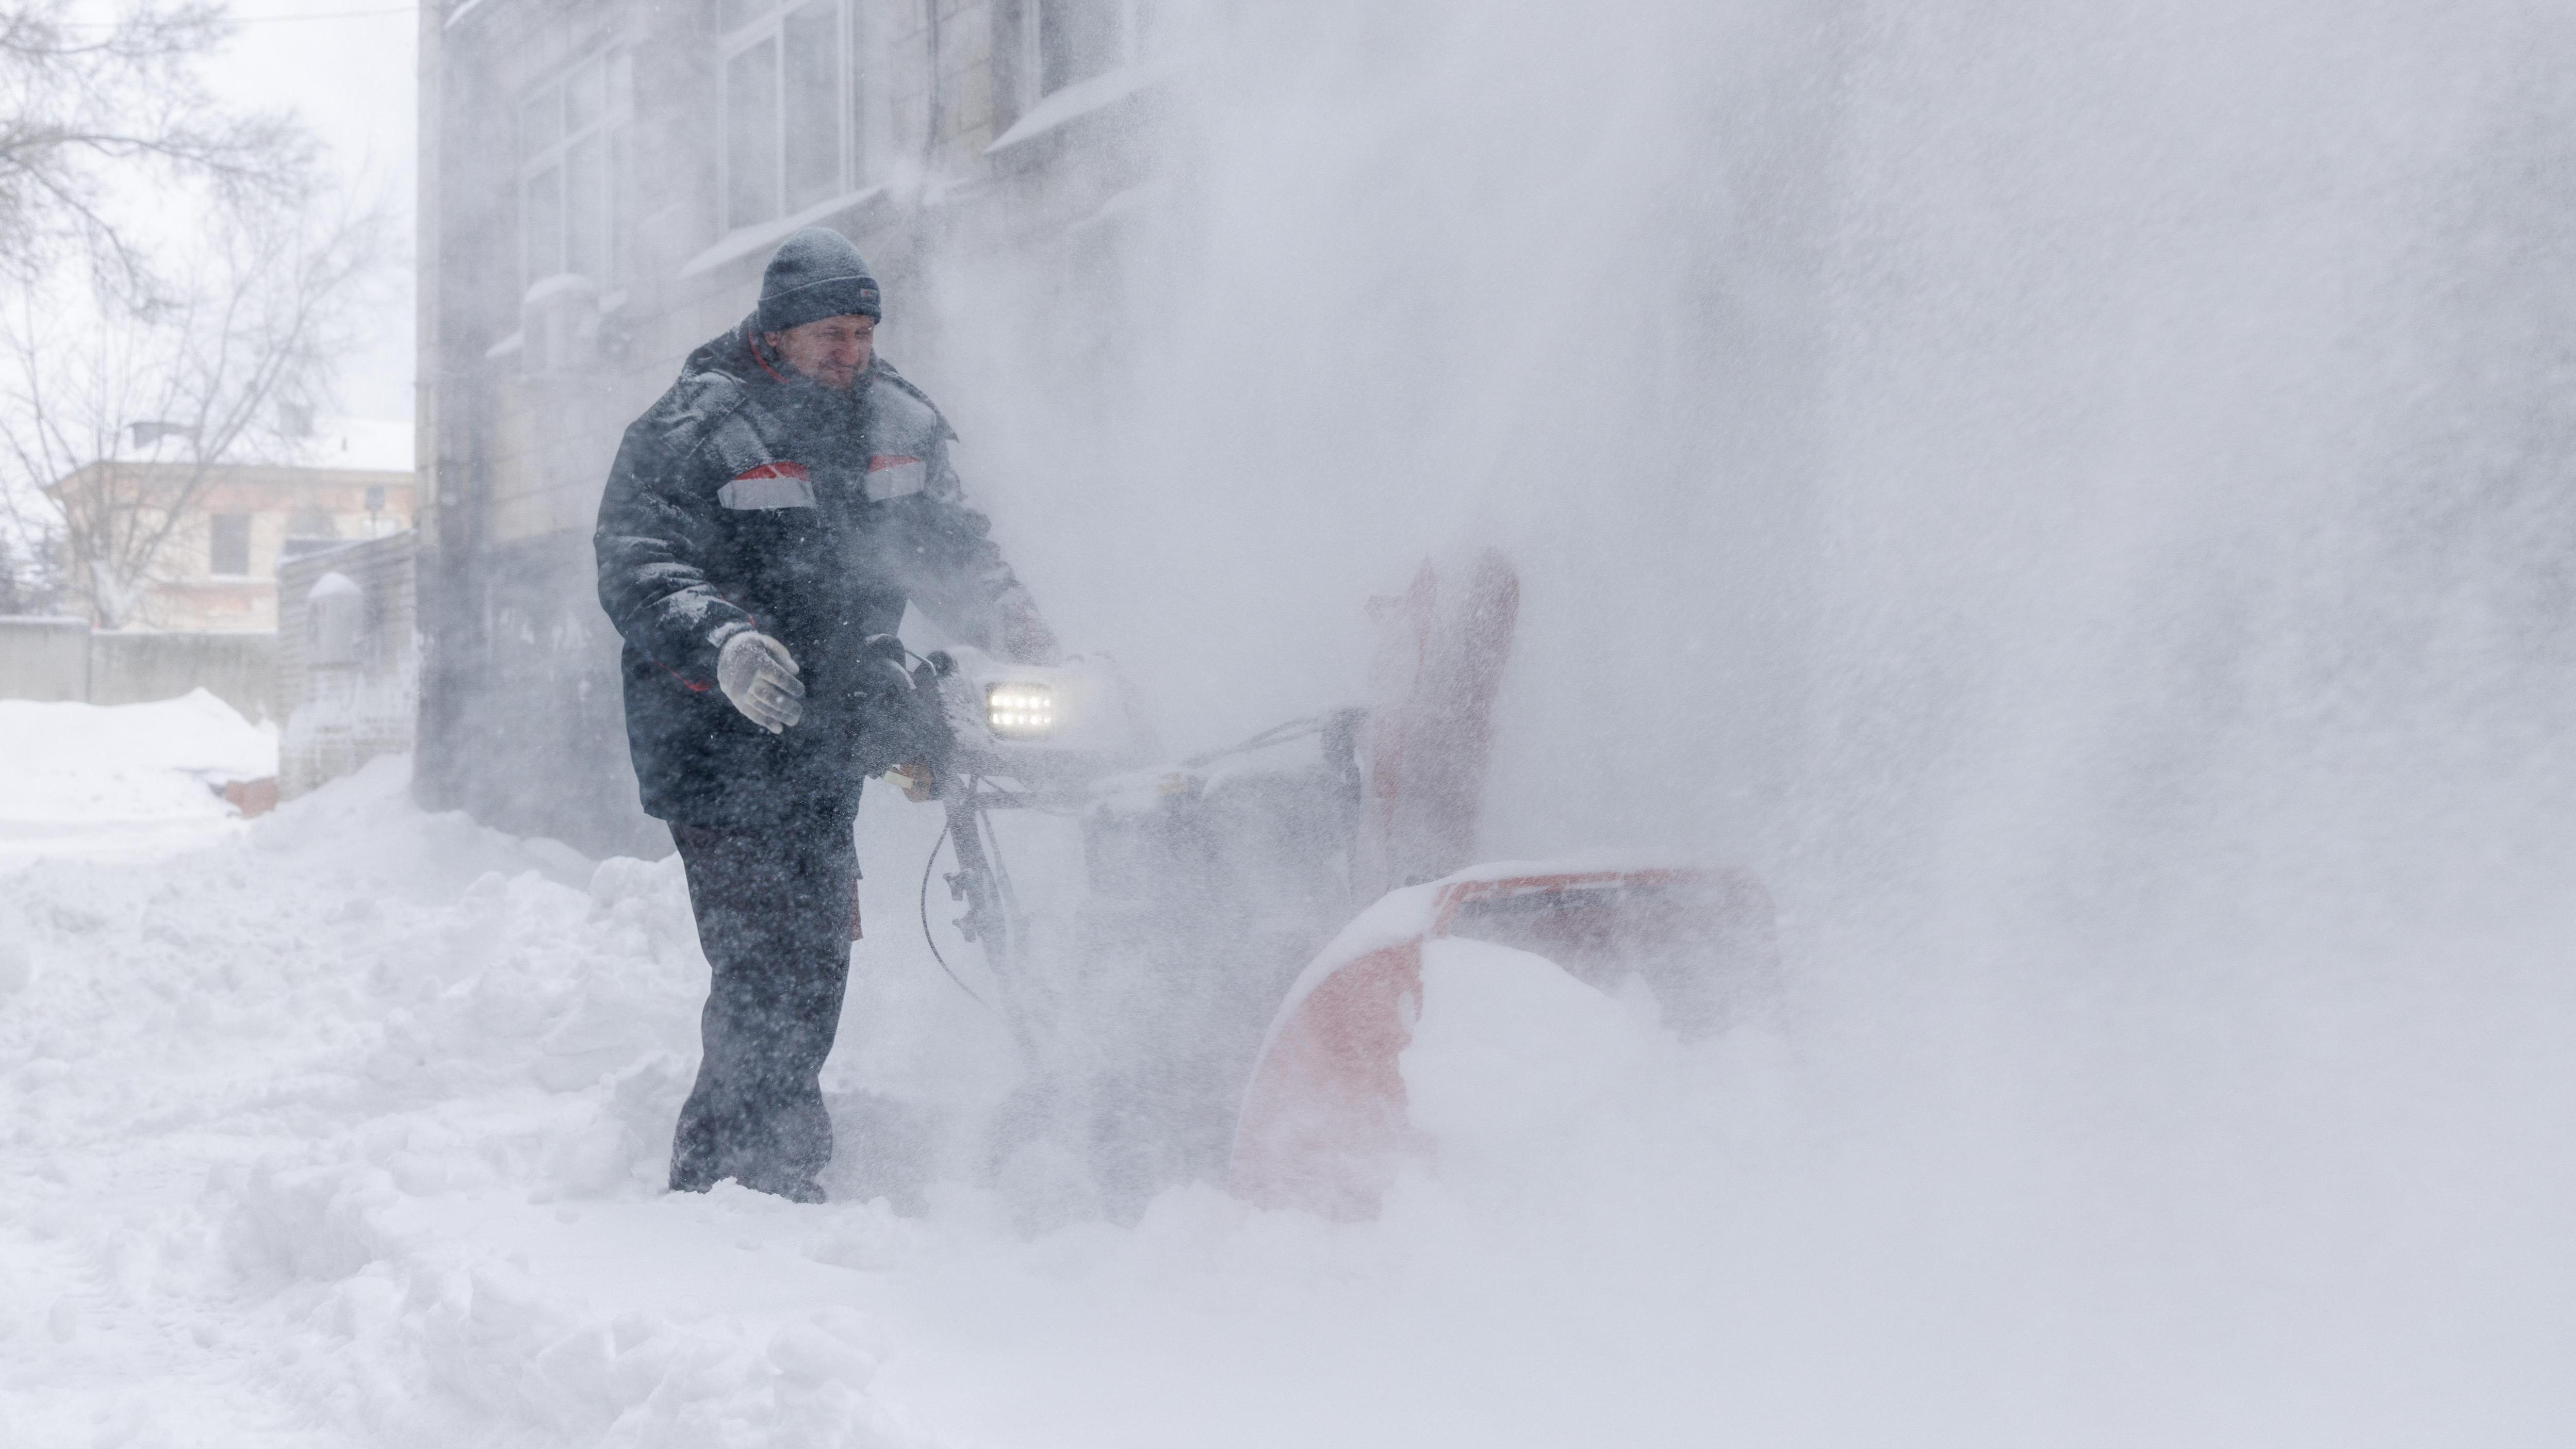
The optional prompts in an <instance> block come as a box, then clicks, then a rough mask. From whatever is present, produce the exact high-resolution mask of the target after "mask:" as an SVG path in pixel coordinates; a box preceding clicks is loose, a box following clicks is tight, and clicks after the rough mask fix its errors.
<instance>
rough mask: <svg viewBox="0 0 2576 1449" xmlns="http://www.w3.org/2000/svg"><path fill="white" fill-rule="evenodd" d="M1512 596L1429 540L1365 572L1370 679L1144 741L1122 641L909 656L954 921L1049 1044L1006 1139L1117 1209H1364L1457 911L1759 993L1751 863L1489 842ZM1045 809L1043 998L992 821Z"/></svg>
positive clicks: (1690, 1020)
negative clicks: (1047, 660) (1405, 578)
mask: <svg viewBox="0 0 2576 1449" xmlns="http://www.w3.org/2000/svg"><path fill="white" fill-rule="evenodd" d="M1519 603H1520V586H1519V580H1518V578H1517V576H1516V574H1515V573H1514V571H1513V570H1512V568H1511V566H1510V564H1509V562H1508V561H1507V560H1505V559H1504V558H1503V556H1502V555H1500V554H1499V553H1495V552H1491V551H1488V552H1486V553H1483V554H1481V555H1479V556H1477V557H1476V558H1474V559H1472V560H1471V561H1469V562H1468V563H1467V564H1466V565H1465V566H1464V567H1461V568H1454V569H1452V570H1450V571H1448V573H1447V574H1445V575H1444V573H1443V571H1441V570H1440V569H1438V568H1436V567H1435V566H1434V565H1432V564H1431V563H1428V562H1426V563H1425V564H1424V565H1423V566H1422V568H1421V569H1420V570H1419V571H1418V572H1417V573H1416V574H1415V576H1414V578H1413V580H1412V583H1411V585H1410V586H1409V587H1408V588H1407V590H1406V591H1405V592H1404V593H1403V594H1401V595H1398V596H1395V597H1391V598H1380V599H1374V600H1372V601H1371V602H1370V611H1371V614H1372V616H1373V618H1374V620H1375V622H1376V623H1377V626H1378V633H1379V643H1378V648H1377V652H1376V657H1375V658H1374V660H1373V661H1372V663H1371V666H1370V670H1369V675H1368V697H1369V703H1368V704H1367V705H1366V706H1363V707H1351V708H1341V709H1333V710H1327V711H1324V712H1322V713H1319V714H1315V715H1311V716H1307V717H1305V718H1303V719H1298V720H1292V721H1290V722H1288V723H1286V724H1283V725H1280V726H1278V727H1276V728H1274V729H1271V730H1266V731H1264V732H1262V733H1261V734H1259V735H1256V736H1254V737H1252V738H1251V739H1248V740H1246V741H1244V742H1243V743H1241V744H1239V745H1236V746H1234V747H1232V748H1230V749H1225V750H1219V751H1215V752H1211V753H1209V754H1205V755H1200V756H1196V757H1193V758H1190V759H1185V760H1181V761H1178V762H1176V763H1171V764H1167V765H1163V766H1160V767H1152V768H1140V766H1142V765H1144V763H1145V762H1146V761H1147V760H1149V759H1150V758H1151V753H1150V751H1151V735H1150V731H1148V730H1147V729H1146V728H1145V726H1144V723H1143V720H1142V717H1141V715H1140V714H1139V712H1138V711H1137V710H1136V708H1135V705H1134V702H1133V699H1132V697H1131V696H1130V694H1129V693H1128V691H1127V690H1126V688H1125V687H1124V685H1123V683H1121V682H1120V681H1119V679H1118V677H1117V675H1116V672H1115V670H1114V668H1112V667H1110V666H1108V665H1107V664H1105V663H1104V662H1100V661H1091V662H1084V661H1075V662H1074V663H1071V664H1068V665H1065V666H1061V667H1055V668H1039V667H1032V666H1021V665H1010V664H1004V663H1002V662H1000V661H996V660H994V659H991V658H990V657H989V656H986V655H984V654H982V653H980V652H977V651H974V650H970V649H952V650H947V651H943V652H941V653H936V654H932V655H930V656H928V657H927V658H926V659H924V660H922V661H921V662H920V663H918V664H917V665H915V666H914V667H913V669H912V673H911V678H912V680H913V682H914V685H915V688H914V690H913V691H912V695H913V697H914V699H915V700H917V701H919V705H918V706H917V707H916V709H915V711H914V714H915V718H916V720H917V726H916V728H917V730H918V733H917V735H916V736H915V737H914V739H915V741H916V742H917V743H918V745H919V749H918V755H919V757H920V758H921V759H922V760H924V761H925V762H927V763H928V765H929V766H930V769H929V778H928V780H927V781H926V782H925V781H924V780H922V779H921V778H919V777H918V776H914V777H911V778H908V779H907V780H906V781H905V783H906V785H907V793H909V794H911V795H912V796H913V797H914V798H916V799H928V798H936V799H937V800H938V801H939V803H940V804H941V806H942V808H943V809H944V810H945V811H946V813H947V825H948V829H947V834H946V836H945V837H944V839H945V840H946V841H947V842H948V844H949V845H950V846H951V848H953V850H954V852H955V858H956V862H957V869H956V870H955V871H954V872H952V873H950V874H949V875H948V876H947V878H946V879H947V885H948V888H949V892H950V895H951V897H952V899H954V900H955V901H958V902H960V903H962V904H963V905H964V907H965V912H964V915H963V916H962V917H961V918H960V919H959V920H958V922H957V926H958V929H959V931H960V932H961V934H963V935H964V936H965V937H966V938H967V939H969V940H971V941H973V942H974V943H975V944H976V945H977V946H978V947H979V948H980V949H981V951H982V952H983V955H984V958H985V963H986V966H987V969H988V971H989V973H990V979H991V980H992V981H993V982H994V983H995V987H996V989H997V990H998V992H999V995H1000V999H999V1000H998V1001H997V1002H993V1003H990V1004H991V1005H993V1006H994V1008H995V1009H996V1011H997V1012H998V1013H999V1014H1000V1015H1001V1016H1002V1018H1003V1019H1004V1020H1005V1022H1006V1023H1008V1025H1009V1027H1010V1030H1011V1033H1012V1036H1013V1039H1014V1041H1015V1042H1016V1043H1017V1044H1018V1046H1019V1049H1020V1052H1021V1055H1022V1057H1023V1059H1024V1061H1025V1062H1026V1063H1027V1064H1028V1065H1029V1067H1030V1081H1029V1083H1028V1084H1027V1085H1026V1086H1024V1087H1023V1088H1022V1090H1021V1092H1020V1094H1019V1095H1018V1096H1017V1097H1015V1098H1014V1101H1013V1103H1012V1104H1011V1105H1009V1106H1007V1107H1006V1108H1005V1110H1004V1111H1003V1113H1002V1114H1001V1120H1000V1122H999V1123H998V1129H997V1135H996V1139H995V1145H994V1158H995V1160H996V1161H997V1162H999V1161H1001V1160H1003V1159H1006V1158H1008V1157H1009V1155H1010V1154H1011V1153H1013V1152H1014V1151H1017V1150H1019V1149H1020V1148H1022V1147H1024V1146H1027V1145H1028V1144H1030V1143H1032V1142H1036V1141H1039V1140H1042V1139H1043V1140H1052V1141H1055V1142H1057V1143H1059V1144H1068V1143H1069V1144H1070V1147H1071V1150H1073V1151H1074V1152H1075V1153H1076V1154H1077V1155H1079V1156H1081V1157H1084V1158H1087V1159H1088V1163H1087V1165H1088V1168H1089V1170H1090V1172H1091V1173H1092V1174H1093V1175H1094V1177H1095V1178H1096V1180H1097V1182H1098V1183H1099V1185H1100V1186H1101V1188H1102V1189H1103V1191H1104V1193H1105V1195H1106V1198H1107V1201H1106V1202H1105V1203H1104V1206H1106V1207H1107V1208H1109V1209H1110V1210H1111V1211H1113V1212H1116V1211H1120V1210H1122V1209H1125V1210H1134V1209H1140V1208H1141V1206H1142V1204H1143V1202H1144V1200H1145V1199H1146V1198H1148V1197H1150V1196H1151V1195H1152V1194H1153V1193H1154V1192H1156V1191H1159V1190H1160V1189H1161V1188H1162V1187H1163V1186H1166V1185H1168V1184H1170V1183H1172V1182H1175V1181H1181V1180H1187V1179H1191V1178H1198V1179H1204V1180H1222V1181H1226V1182H1228V1183H1229V1184H1230V1185H1231V1187H1232V1188H1233V1190H1234V1191H1235V1192H1236V1193H1238V1194H1239V1195H1241V1196H1243V1197H1246V1198H1247V1199H1250V1200H1252V1201H1255V1202H1258V1203H1262V1204H1265V1205H1274V1206H1299V1207H1304V1208H1308V1209H1311V1210H1314V1211H1317V1212H1321V1213H1325V1214H1327V1215H1330V1216H1334V1217H1341V1218H1352V1217H1365V1216H1369V1215H1371V1214H1373V1213H1374V1212H1375V1210H1376V1207H1377V1203H1378V1201H1379V1198H1380V1195H1381V1194H1382V1193H1383V1191H1384V1189H1385V1187H1386V1185H1387V1184H1388V1183H1389V1182H1391V1181H1392V1180H1393V1176H1394V1173H1395V1171H1396V1170H1397V1167H1398V1165H1399V1164H1400V1163H1401V1162H1402V1160H1403V1159H1404V1158H1405V1157H1406V1155H1407V1154H1409V1153H1417V1152H1420V1151H1422V1150H1423V1149H1424V1148H1425V1147H1426V1145H1427V1144H1425V1143H1423V1142H1422V1141H1420V1140H1419V1138H1418V1136H1417V1135H1416V1134H1414V1133H1413V1132H1412V1130H1411V1129H1410V1127H1409V1125H1408V1123H1407V1120H1406V1113H1405V1092H1404V1081H1403V1075H1402V1072H1401V1069H1400V1058H1401V1055H1402V1053H1403V1051H1404V1048H1405V1046H1406V1044H1407V1043H1408V1042H1409V1040H1410V1032H1411V1027H1412V1024H1413V1022H1414V1021H1415V1020H1416V1019H1417V1018H1418V1017H1419V1014H1420V1010H1421V994H1422V984H1421V958H1422V951H1423V948H1424V946H1425V945H1426V944H1427V943H1429V942H1432V941H1436V940H1440V939H1444V938H1452V937H1455V938H1470V939H1478V940H1488V941H1493V942H1497V943H1499V944H1503V945H1507V946H1513V947H1516V948H1518V949H1521V950H1525V951H1530V952H1533V953H1535V954H1538V955H1540V956H1544V957H1546V958H1547V959H1548V960H1550V961H1553V962H1555V963H1556V964H1557V965H1558V966H1560V967H1561V968H1563V969H1564V970H1566V971H1567V972H1569V973H1570V974H1572V975H1573V976H1575V977H1576V978H1577V979H1579V980H1582V981H1584V982H1586V983H1588V984H1591V985H1594V986H1597V987H1600V988H1602V989H1604V990H1610V989H1614V988H1617V987H1618V986H1620V985H1621V984H1622V983H1623V982H1624V981H1626V980H1628V979H1631V978H1633V979H1635V980H1638V981H1641V982H1642V983H1643V984H1644V985H1645V987H1646V988H1647V989H1648V990H1649V991H1651V993H1652V994H1653V996H1654V998H1655V1000H1656V1002H1657V1004H1658V1006H1659V1007H1660V1009H1661V1011H1662V1014H1663V1016H1664V1018H1665V1020H1666V1022H1667V1023H1668V1024H1669V1025H1670V1026H1672V1027H1673V1028H1674V1029H1676V1030H1678V1031H1681V1032H1683V1033H1684V1034H1686V1035H1687V1034H1696V1033H1703V1032H1706V1031H1709V1030H1713V1029H1715V1028H1716V1027H1718V1026H1720V1025H1722V1024H1724V1023H1725V1022H1726V1021H1728V1020H1729V1019H1730V1018H1731V1017H1732V1016H1734V1015H1736V1014H1740V1013H1742V1012H1744V1011H1746V1010H1749V1009H1758V1006H1759V1003H1760V1002H1761V1001H1762V1000H1763V999H1764V998H1765V997H1766V996H1767V995H1768V993H1769V992H1770V991H1771V990H1772V988H1773V985H1774V978H1775V975H1776V953H1775V950H1774V947H1773V943H1772V910H1771V904H1770V899H1769V897H1768V895H1767V893H1766V892H1765V891H1764V889H1763V887H1762V885H1761V883H1760V882H1759V881H1758V880H1757V879H1755V878H1754V877H1753V876H1751V875H1750V874H1748V873H1746V872H1744V871H1741V870H1730V869H1716V870H1712V869H1701V868H1696V867H1693V866H1691V865H1688V864H1686V863H1682V862H1672V861H1618V862H1612V863H1608V864H1604V863H1601V862H1589V863H1578V864H1570V865H1553V866H1551V865H1526V864H1508V865H1496V864H1482V865H1480V864H1476V863H1475V841H1476V825H1477V819H1478V815H1479V813H1480V809H1481V803H1482V797H1483V790H1484V782H1485V773H1486V765H1487V760H1488V757H1489V755H1490V750H1491V741H1492V718H1493V706H1494V701H1495V699H1496V697H1497V695H1498V693H1499V691H1500V688H1501V684H1502V677H1503V670H1504V666H1505V664H1506V663H1507V661H1508V660H1509V657H1510V653H1511V645H1512V638H1513V634H1514V632H1515V629H1516V627H1517V623H1518V617H1519ZM887 643H888V644H889V645H891V643H892V641H887ZM896 647H899V646H896ZM933 702H935V708H934V707H931V706H932V703H933ZM1027 808H1035V809H1044V810H1050V811H1054V812H1058V813H1062V814H1069V815H1073V816H1075V817H1077V818H1078V819H1079V821H1080V824H1081V833H1082V845H1083V856H1084V867H1085V881H1086V885H1087V889H1088V896H1087V899H1086V900H1085V902H1084V905H1083V908H1082V917H1081V920H1080V923H1079V928H1078V930H1077V931H1076V933H1075V937H1076V939H1075V941H1074V949H1073V954H1074V956H1075V958H1076V960H1077V965H1078V966H1079V968H1080V977H1081V981H1082V983H1084V984H1083V985H1082V986H1079V987H1077V989H1076V990H1075V992H1074V993H1072V995H1074V996H1075V997H1077V998H1083V999H1080V1000H1076V1001H1074V1002H1073V1003H1072V1004H1071V1005H1070V1006H1067V1005H1066V1004H1065V1003H1064V1002H1063V1000H1062V998H1061V996H1060V997H1059V999H1058V1000H1057V1002H1055V1003H1054V1006H1055V1009H1053V1010H1043V1009H1041V1006H1040V998H1041V993H1040V992H1038V991H1037V989H1036V986H1035V983H1034V982H1033V981H1032V980H1031V979H1030V977H1029V975H1028V974H1026V968H1027V966H1028V965H1029V963H1028V962H1026V961H1025V960H1023V959H1022V957H1021V953H1020V947H1021V945H1022V943H1023V942H1024V941H1025V939H1026V932H1025V929H1024V927H1023V924H1022V922H1021V921H1020V920H1019V916H1018V911H1017V909H1016V907H1015V904H1014V902H1013V899H1012V892H1011V887H1010V878H1009V874H1008V872H1007V869H1006V868H1005V867H1004V865H1003V863H1002V859H1001V855H1000V852H999V849H998V841H997V839H996V837H995V836H994V835H993V834H992V831H991V820H990V815H991V812H994V811H997V810H1008V809H1027ZM937 856H938V851H937V849H936V848H934V850H933V852H932V861H933V864H934V865H935V862H936V860H937ZM931 870H932V867H930V866H926V867H925V869H924V873H923V891H924V902H925V909H924V919H923V925H924V931H925V934H926V935H927V934H928V932H929V921H928V914H927V904H926V903H927V892H928V887H929V881H930V876H931ZM1371 902H1374V904H1370V903H1371ZM1364 906H1365V907H1366V909H1364V910H1363V909H1361V907H1364ZM932 949H933V951H934V952H936V951H937V949H938V946H937V942H936V940H935V939H934V940H933V941H932ZM941 964H942V965H943V966H945V965H947V963H946V961H945V959H944V958H943V959H942V963H941ZM951 974H952V976H953V975H954V974H955V973H954V972H953V971H952V972H951ZM959 985H960V986H961V988H963V987H964V986H965V983H964V982H963V981H962V980H960V982H959ZM968 989H969V990H970V991H971V988H968Z"/></svg>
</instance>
